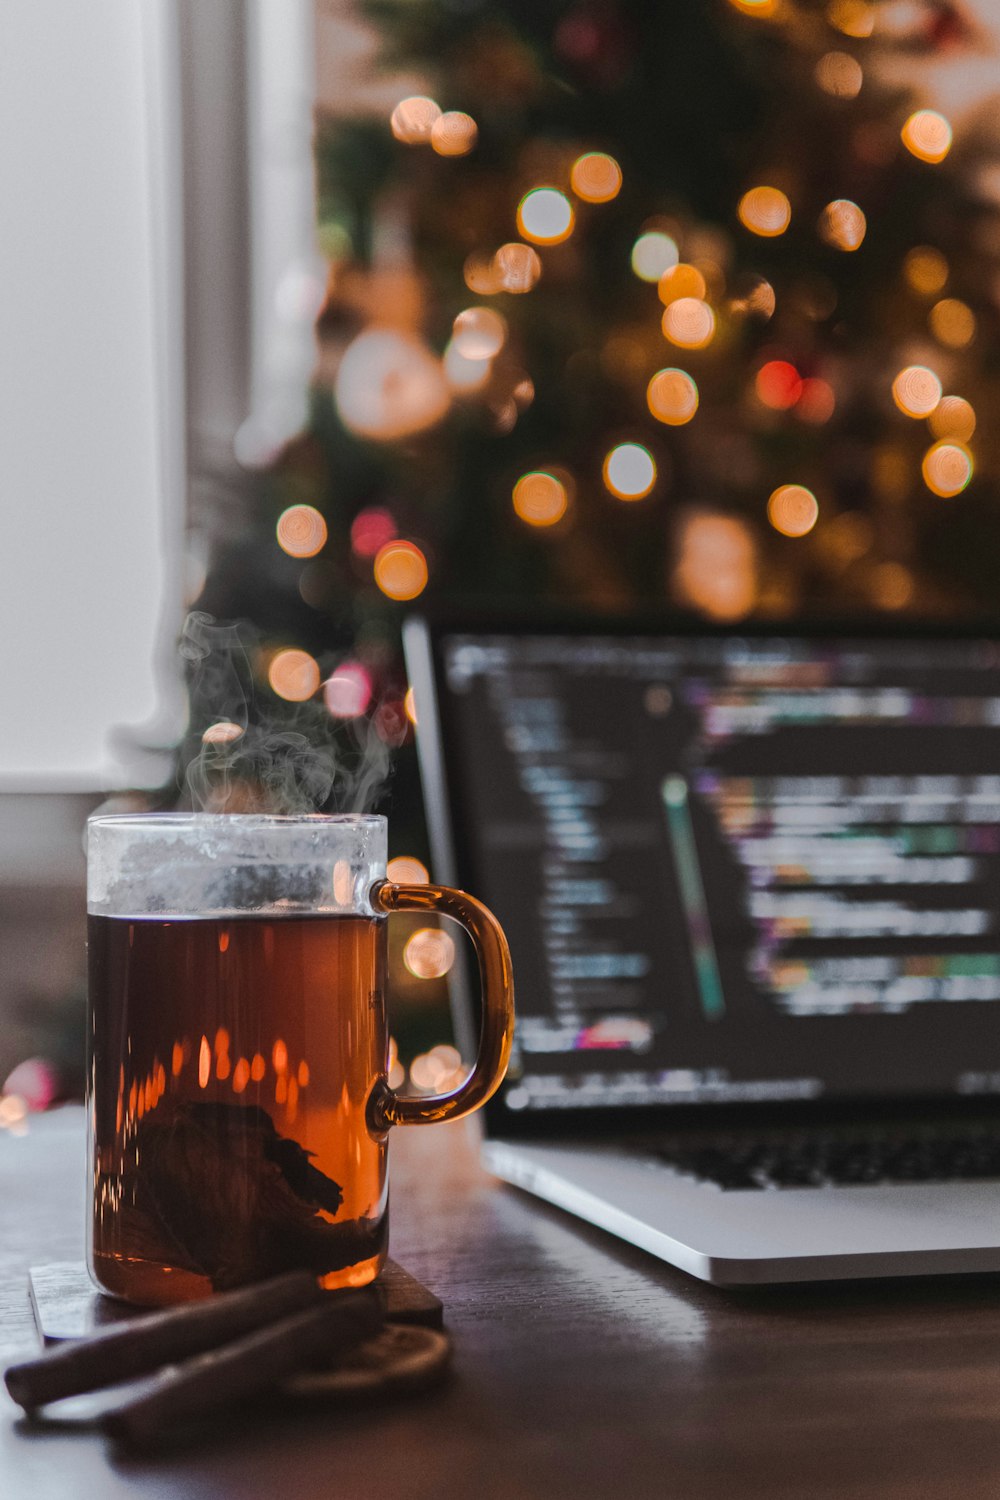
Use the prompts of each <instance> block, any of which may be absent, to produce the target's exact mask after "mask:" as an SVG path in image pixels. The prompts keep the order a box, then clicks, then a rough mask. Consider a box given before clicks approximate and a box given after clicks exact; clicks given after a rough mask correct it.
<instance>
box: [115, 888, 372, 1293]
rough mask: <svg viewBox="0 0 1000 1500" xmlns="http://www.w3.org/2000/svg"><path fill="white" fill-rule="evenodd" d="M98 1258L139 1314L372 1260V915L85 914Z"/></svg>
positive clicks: (328, 1276) (332, 1279) (327, 1281)
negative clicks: (287, 1274) (143, 1308)
mask: <svg viewBox="0 0 1000 1500" xmlns="http://www.w3.org/2000/svg"><path fill="white" fill-rule="evenodd" d="M89 934H90V935H89V966H90V995H91V1006H92V1015H91V1036H90V1043H91V1056H90V1069H91V1077H90V1090H89V1096H90V1100H91V1110H92V1118H91V1122H90V1123H91V1130H92V1132H93V1153H92V1160H93V1163H94V1179H95V1180H94V1183H93V1204H94V1207H93V1217H92V1224H91V1236H92V1239H91V1266H92V1268H93V1271H94V1274H95V1275H96V1277H97V1278H98V1280H99V1282H100V1284H101V1285H102V1286H103V1287H104V1288H105V1289H106V1290H107V1291H109V1292H111V1293H112V1294H114V1295H116V1296H119V1297H124V1298H127V1299H129V1300H131V1301H135V1302H142V1303H147V1304H154V1303H161V1302H175V1301H179V1300H183V1299H184V1298H194V1297H201V1296H207V1295H208V1294H209V1293H210V1292H212V1291H218V1290H222V1289H224V1288H226V1287H230V1286H237V1285H241V1284H243V1283H246V1282H249V1281H254V1280H257V1279H259V1278H262V1277H265V1276H269V1275H274V1274H278V1273H279V1272H281V1271H285V1270H290V1269H293V1268H299V1267H303V1266H306V1267H309V1268H310V1269H312V1270H313V1271H314V1272H315V1273H316V1275H317V1276H319V1277H321V1278H322V1280H323V1285H324V1286H327V1287H337V1286H359V1285H363V1284H364V1283H365V1282H368V1281H370V1280H371V1279H372V1278H373V1277H374V1276H375V1275H376V1274H377V1272H378V1271H379V1269H380V1267H381V1264H382V1261H383V1259H384V1255H385V1245H386V1235H387V1229H388V1220H387V1194H386V1189H385V1187H384V1184H385V1181H386V1174H385V1161H384V1153H385V1144H384V1141H383V1140H377V1139H375V1138H373V1136H372V1135H371V1133H370V1131H369V1128H368V1124H367V1120H366V1106H367V1103H368V1096H369V1093H370V1090H371V1088H372V1082H373V1080H375V1079H378V1078H380V1077H384V1075H385V1072H386V1066H387V1045H388V1043H387V1033H386V1021H385V1006H384V999H383V966H384V957H383V955H384V922H383V921H380V920H378V919H376V918H370V917H364V916H353V915H345V916H338V915H322V916H287V917H284V916H282V917H277V918H275V917H274V916H273V915H271V916H268V917H255V916H237V917H225V918H215V917H193V918H188V917H171V918H169V919H164V920H160V919H158V918H154V917H141V918H131V917H117V916H94V915H91V917H90V918H89Z"/></svg>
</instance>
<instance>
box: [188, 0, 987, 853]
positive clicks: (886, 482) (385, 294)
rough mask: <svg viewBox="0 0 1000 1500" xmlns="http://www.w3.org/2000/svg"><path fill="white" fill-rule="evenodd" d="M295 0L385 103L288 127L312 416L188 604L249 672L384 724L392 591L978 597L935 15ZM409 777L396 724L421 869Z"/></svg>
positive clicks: (391, 713)
mask: <svg viewBox="0 0 1000 1500" xmlns="http://www.w3.org/2000/svg"><path fill="white" fill-rule="evenodd" d="M318 8H319V13H320V17H321V19H322V20H324V21H325V23H326V26H327V34H328V35H329V36H330V38H331V40H332V45H333V46H334V47H336V46H337V43H338V37H339V36H340V35H341V34H343V35H345V36H346V35H348V32H349V34H350V36H351V38H352V40H353V41H354V42H356V41H357V38H358V36H359V35H361V36H367V37H369V38H376V39H377V46H378V49H379V57H380V67H381V69H382V70H383V71H382V78H383V82H384V85H385V87H384V90H382V91H381V92H382V93H383V95H384V94H386V93H388V94H389V95H390V96H391V98H392V100H393V103H394V104H395V108H393V107H392V105H391V104H390V105H389V106H388V107H386V108H379V110H378V111H377V112H372V111H371V110H370V109H369V110H367V112H366V109H365V106H364V103H363V102H362V104H361V107H360V108H359V110H358V111H357V113H356V114H355V115H353V116H352V115H351V113H350V108H349V106H350V100H348V101H347V107H346V108H345V107H343V101H339V105H340V107H338V110H337V113H336V115H335V116H331V117H330V118H328V119H323V118H321V119H320V122H319V128H318V134H317V169H318V184H319V201H320V223H319V226H318V233H319V242H320V245H321V248H322V250H323V252H324V254H325V256H326V258H327V261H328V266H329V279H328V285H327V288H326V294H325V300H324V304H323V308H322V312H321V314H320V318H319V322H318V337H319V349H320V355H319V362H318V370H317V378H316V386H315V395H314V401H313V416H312V421H311V424H310V428H309V430H308V431H307V432H306V433H304V434H303V435H302V436H301V438H300V439H298V440H297V441H295V442H294V443H292V444H291V445H290V446H289V447H288V449H287V450H286V451H285V452H284V453H283V454H282V455H280V457H279V458H278V460H277V462H276V463H274V464H273V465H272V466H271V467H270V468H269V469H267V470H264V471H262V472H261V473H260V475H259V484H260V495H259V503H258V504H257V506H256V508H255V516H256V520H255V523H254V524H255V526H256V528H257V529H256V530H254V529H251V530H250V531H249V532H248V533H246V534H245V535H243V536H242V537H241V538H240V540H239V543H238V544H236V545H233V546H231V547H230V549H229V551H228V553H227V554H226V555H223V556H220V557H219V558H218V559H217V560H216V564H215V566H214V568H213V569H212V572H211V574H210V577H209V581H208V584H207V586H206V589H205V592H204V593H203V595H202V597H201V599H200V600H199V606H200V607H202V608H204V609H206V610H208V611H210V612H211V613H213V614H217V615H221V616H225V617H230V618H232V617H234V616H248V617H250V618H251V619H253V620H254V622H255V624H256V625H257V627H258V628H259V630H260V632H261V635H262V640H263V643H264V644H263V648H262V650H261V652H260V655H259V659H258V660H257V661H256V663H255V667H256V671H257V672H258V674H259V677H260V681H261V687H262V690H263V692H264V695H265V697H266V696H268V695H269V694H270V695H273V696H274V697H275V698H276V699H278V700H286V701H289V702H291V703H295V702H298V701H304V700H307V699H309V700H311V699H316V701H317V703H318V704H322V705H324V706H325V709H326V710H327V711H328V712H329V714H330V715H331V717H332V718H333V719H335V720H338V719H339V720H343V721H355V720H359V719H362V718H364V717H365V716H367V717H368V718H369V719H370V720H371V725H372V728H373V729H374V731H375V732H376V733H378V734H380V735H382V736H383V737H384V738H386V739H387V740H388V741H390V742H391V743H393V744H396V745H398V744H399V743H400V741H401V740H403V739H404V738H406V737H407V736H409V735H410V734H411V732H412V731H411V730H410V727H409V720H408V717H407V707H408V705H407V703H406V699H405V691H406V683H405V678H404V674H403V668H402V663H401V661H400V657H399V649H398V626H399V620H400V618H401V616H402V614H403V613H404V611H405V609H406V608H407V607H408V606H409V603H410V601H412V600H419V601H420V602H424V601H425V600H430V601H434V602H437V603H445V604H447V603H458V602H465V603H467V602H469V601H475V602H476V603H478V604H480V605H486V606H490V605H494V606H495V605H501V604H503V605H512V604H513V605H518V606H520V607H521V608H522V609H525V610H531V609H534V608H537V607H538V606H539V605H540V604H544V603H548V604H551V605H563V606H576V607H583V608H586V609H591V610H601V609H615V610H628V609H632V608H637V607H642V606H650V605H674V606H678V605H679V606H683V607H686V608H694V609H696V610H701V611H703V612H705V613H706V614H708V615H711V616H714V617H716V618H722V619H738V618H740V617H741V616H744V615H748V614H750V613H754V612H756V613H765V614H771V615H775V616H779V617H780V616H789V615H792V614H803V613H808V612H819V613H823V614H831V613H844V612H870V611H872V610H888V611H896V612H900V611H904V612H905V611H908V612H914V613H919V614H922V615H956V614H960V613H963V612H967V613H973V612H984V611H988V610H990V609H991V608H992V607H993V605H994V571H995V563H994V559H995V557H996V555H997V550H998V540H1000V533H998V510H997V506H996V504H995V499H994V497H995V487H996V478H997V475H998V472H1000V454H998V452H997V444H996V438H995V436H994V433H993V431H992V429H991V424H989V423H986V425H985V429H984V427H983V425H982V424H980V425H979V426H978V427H977V413H979V414H985V413H988V412H990V411H991V410H992V409H993V407H994V404H995V400H996V395H997V386H998V361H997V356H996V353H995V351H996V349H997V347H998V345H997V339H996V309H995V306H994V301H993V293H994V284H995V280H996V268H997V262H998V259H1000V217H998V208H997V203H998V201H1000V193H998V192H997V191H996V175H997V171H998V167H997V143H996V141H995V140H992V139H991V138H990V131H989V130H988V131H986V132H985V133H984V131H983V130H981V129H976V128H972V127H970V128H969V129H967V130H966V131H964V132H963V133H962V135H961V137H960V139H959V140H956V142H955V143H954V144H953V142H952V130H951V126H950V124H949V121H948V119H947V118H946V117H945V114H944V113H942V112H940V110H939V108H936V107H934V106H935V105H936V104H937V103H938V102H939V101H938V100H937V99H936V97H935V94H934V89H935V87H936V86H937V85H938V84H939V83H940V82H941V79H942V78H944V77H945V75H948V74H949V70H951V72H950V76H951V77H952V78H954V77H955V76H957V74H961V72H962V69H963V68H966V69H967V68H968V63H969V59H970V57H971V56H973V55H974V54H975V53H976V51H977V49H980V50H982V39H981V38H980V37H979V36H978V35H976V34H975V33H974V32H973V31H972V30H971V29H970V25H969V23H968V21H967V20H960V19H959V18H957V16H956V14H955V13H954V12H953V11H952V9H951V8H950V7H949V6H947V5H945V4H938V3H936V0H932V3H927V4H921V5H916V4H912V5H911V4H907V5H900V4H898V3H896V0H885V3H879V4H874V5H872V4H868V3H866V0H830V3H829V4H814V3H811V0H714V3H713V0H705V3H697V4H652V3H648V0H568V3H567V0H532V3H527V0H506V3H504V4H496V3H493V4H489V3H481V0H461V3H460V0H358V4H357V5H355V6H353V7H352V6H351V5H350V4H349V0H318ZM359 26H360V27H363V28H364V30H360V29H359ZM351 27H353V28H354V29H353V31H351V30H350V28H351ZM344 28H347V29H348V30H347V31H345V30H344ZM992 40H993V42H995V38H994V39H992ZM980 61H981V64H982V65H981V66H980V67H979V71H978V73H977V74H976V75H975V78H976V80H977V87H978V89H979V95H978V100H979V103H980V104H982V103H983V100H984V99H988V98H991V97H992V94H993V93H1000V70H998V69H997V67H996V63H995V60H993V59H992V53H991V50H990V48H989V47H987V48H986V49H985V52H984V58H983V59H981V60H980ZM404 70H405V72H406V74H407V75H408V77H409V79H410V83H409V84H408V85H405V86H404V85H401V86H400V87H399V88H398V89H395V88H394V80H395V79H397V78H399V77H401V75H402V73H403V71H404ZM414 75H416V77H417V78H418V79H419V80H420V83H419V85H418V87H419V88H420V90H421V92H416V91H415V89H414V86H413V82H412V80H413V78H414ZM966 76H968V77H972V76H973V75H971V74H966ZM368 82H369V85H370V84H371V80H370V79H369V80H368ZM360 92H361V93H364V92H365V91H364V90H361V91H360ZM368 92H369V94H370V93H371V88H370V87H369V90H368ZM963 97H964V96H963ZM971 102H972V103H975V102H976V101H975V100H973V101H971ZM965 103H966V104H969V103H970V101H969V100H968V99H966V100H965ZM981 113H982V114H983V116H984V117H986V118H990V119H992V116H993V114H994V113H995V111H991V110H989V109H984V110H982V111H981ZM991 128H992V127H991ZM193 729H194V730H195V731H198V732H200V726H193ZM415 784H416V776H415V770H414V764H413V757H412V752H411V749H410V747H408V746H406V747H403V748H402V749H401V750H400V753H399V755H398V771H397V781H396V792H395V796H394V798H393V804H394V824H393V837H394V842H395V852H397V853H398V852H400V851H401V850H406V852H407V853H408V854H418V855H423V856H424V857H426V851H425V845H424V844H423V836H422V832H421V830H420V828H419V826H418V814H416V813H415V811H414V809H415V808H416V807H417V806H418V805H419V799H418V798H417V797H416V796H415V795H413V793H414V792H415Z"/></svg>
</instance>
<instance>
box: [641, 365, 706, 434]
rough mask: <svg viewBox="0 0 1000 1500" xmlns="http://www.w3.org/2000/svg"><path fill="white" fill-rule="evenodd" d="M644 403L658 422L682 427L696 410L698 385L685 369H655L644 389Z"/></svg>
mask: <svg viewBox="0 0 1000 1500" xmlns="http://www.w3.org/2000/svg"><path fill="white" fill-rule="evenodd" d="M646 404H647V406H648V407H649V410H650V412H651V413H652V415H653V416H654V417H655V418H656V420H657V421H658V422H665V423H666V424H667V426H668V427H683V425H684V423H685V422H690V420H691V418H692V417H693V416H694V414H695V412H696V411H697V410H698V387H697V386H696V385H695V383H694V381H693V380H692V379H691V376H690V375H689V374H688V373H687V371H686V370H672V369H671V370H657V372H656V374H655V375H654V376H653V378H652V380H651V381H650V382H649V385H648V387H647V389H646Z"/></svg>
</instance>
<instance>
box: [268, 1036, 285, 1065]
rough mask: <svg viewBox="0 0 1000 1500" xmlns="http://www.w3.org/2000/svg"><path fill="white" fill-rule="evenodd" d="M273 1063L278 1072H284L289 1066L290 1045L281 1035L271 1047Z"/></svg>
mask: <svg viewBox="0 0 1000 1500" xmlns="http://www.w3.org/2000/svg"><path fill="white" fill-rule="evenodd" d="M271 1064H272V1066H273V1068H274V1071H275V1072H276V1073H284V1072H285V1070H286V1069H287V1067H288V1047H287V1046H286V1044H285V1043H284V1042H283V1041H282V1039H281V1037H279V1038H278V1040H277V1041H276V1042H275V1044H274V1046H273V1047H272V1048H271Z"/></svg>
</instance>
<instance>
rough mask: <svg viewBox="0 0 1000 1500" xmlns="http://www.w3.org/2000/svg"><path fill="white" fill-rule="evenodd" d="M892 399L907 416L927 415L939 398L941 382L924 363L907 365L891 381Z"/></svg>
mask: <svg viewBox="0 0 1000 1500" xmlns="http://www.w3.org/2000/svg"><path fill="white" fill-rule="evenodd" d="M892 399H893V400H894V401H895V403H896V405H897V406H898V407H899V409H900V411H901V412H902V413H903V415H904V416H907V417H929V416H930V414H931V412H932V411H933V410H934V408H935V407H936V406H937V404H938V402H939V401H940V400H941V382H940V380H939V379H938V377H937V376H936V375H935V374H934V371H933V370H928V368H927V366H926V365H907V366H906V368H905V370H900V372H899V374H898V375H897V376H896V378H895V380H894V381H893V382H892Z"/></svg>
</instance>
